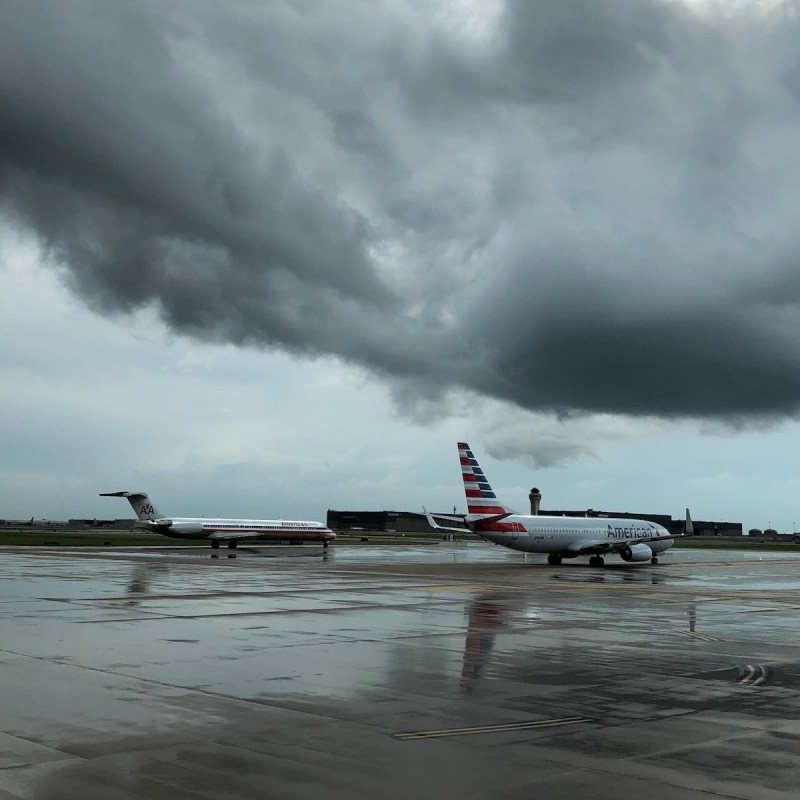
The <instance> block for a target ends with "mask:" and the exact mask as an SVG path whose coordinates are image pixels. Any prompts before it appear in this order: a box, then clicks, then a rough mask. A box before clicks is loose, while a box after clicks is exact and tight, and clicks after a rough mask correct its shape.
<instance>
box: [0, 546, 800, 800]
mask: <svg viewBox="0 0 800 800" xmlns="http://www.w3.org/2000/svg"><path fill="white" fill-rule="evenodd" d="M231 555H235V557H229V554H227V553H225V552H217V553H213V554H212V553H211V552H210V551H209V550H207V549H199V548H198V549H194V548H191V549H181V550H179V551H177V552H176V550H174V549H167V548H164V549H156V548H149V549H131V550H126V551H123V550H119V549H115V550H114V551H101V550H97V551H89V550H86V549H84V548H82V549H81V550H68V549H66V548H53V549H50V550H46V549H42V548H31V549H25V548H2V552H0V613H2V618H1V621H0V670H2V676H3V680H2V682H0V800H6V799H7V798H37V799H38V800H54V799H55V798H59V799H60V798H78V797H80V798H86V799H87V800H94V798H102V799H103V800H123V799H124V800H130V799H131V798H163V799H164V800H173V799H174V800H178V799H180V800H183V799H184V798H197V799H198V800H199V799H200V798H230V799H231V800H234V799H236V798H255V797H259V798H260V797H269V798H292V800H297V799H298V798H314V799H315V800H319V798H326V799H327V798H353V797H356V798H361V797H364V798H366V797H376V796H377V797H380V798H381V799H382V800H392V799H393V798H404V800H406V799H407V798H409V797H411V798H413V800H421V799H422V798H450V797H454V798H455V797H458V798H459V799H462V798H485V797H492V798H501V799H502V800H505V799H506V798H507V799H508V800H512V799H516V798H532V797H533V798H537V800H547V799H548V798H562V799H563V798H570V800H588V799H589V798H606V797H608V798H612V797H613V798H622V799H623V800H624V799H625V798H634V797H635V798H637V799H638V798H640V797H641V796H642V795H645V796H647V798H648V800H662V799H663V798H681V800H694V799H695V798H709V800H710V798H712V797H715V798H718V797H720V796H722V797H733V798H754V799H756V798H758V799H759V800H761V799H762V798H763V799H764V800H772V799H774V800H777V798H790V797H791V798H793V799H794V798H796V797H797V796H798V788H797V787H798V786H800V759H798V757H797V756H798V751H799V750H800V694H798V689H800V637H799V636H798V629H799V627H800V626H799V625H798V619H799V617H798V613H799V611H800V557H798V556H796V555H791V554H786V555H783V554H781V555H777V554H773V553H763V554H757V553H752V552H749V553H730V552H719V551H717V552H715V551H697V550H673V551H670V553H669V554H668V555H667V556H666V557H665V558H663V559H662V564H660V565H658V566H657V567H653V566H650V565H649V564H647V565H636V566H630V565H627V564H624V563H623V562H621V561H620V562H617V563H612V560H611V559H609V560H608V562H607V566H606V567H605V568H603V569H594V568H590V567H588V566H586V565H585V564H584V563H574V562H573V563H568V562H565V563H564V564H563V565H562V566H560V567H548V566H547V565H546V564H543V563H542V560H541V557H533V556H532V557H529V559H528V561H527V562H526V561H525V560H524V558H523V557H522V556H521V555H519V554H516V553H511V552H510V551H505V550H503V549H501V548H498V547H493V546H491V545H488V544H484V543H474V544H472V543H470V544H468V545H465V544H452V543H441V544H438V545H432V546H393V547H385V548H381V547H378V546H371V545H370V546H365V547H353V548H339V549H336V548H335V547H334V548H332V549H331V552H330V553H329V554H328V555H327V556H325V557H324V558H323V556H322V551H321V550H320V549H316V548H314V547H308V546H306V547H303V548H257V549H256V548H243V549H241V550H239V551H238V553H236V554H231Z"/></svg>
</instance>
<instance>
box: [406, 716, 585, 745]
mask: <svg viewBox="0 0 800 800" xmlns="http://www.w3.org/2000/svg"><path fill="white" fill-rule="evenodd" d="M581 722H591V720H590V719H587V718H586V717H562V718H560V719H542V720H536V721H533V720H529V721H527V722H501V723H498V724H496V725H475V726H474V727H471V728H445V729H443V730H439V731H407V732H405V733H396V734H395V735H394V738H395V739H402V740H404V741H406V740H408V739H438V738H443V737H445V736H472V735H474V734H476V733H505V732H507V731H527V730H537V729H539V728H556V727H559V726H561V725H577V724H579V723H581Z"/></svg>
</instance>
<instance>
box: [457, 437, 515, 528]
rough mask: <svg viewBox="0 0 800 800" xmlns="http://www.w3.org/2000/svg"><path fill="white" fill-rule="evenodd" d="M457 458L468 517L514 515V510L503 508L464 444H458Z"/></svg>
mask: <svg viewBox="0 0 800 800" xmlns="http://www.w3.org/2000/svg"><path fill="white" fill-rule="evenodd" d="M458 458H459V461H460V462H461V477H462V479H463V480H464V494H466V496H467V510H468V511H469V516H472V515H475V514H478V515H481V516H486V517H494V516H497V515H505V516H508V515H509V514H514V513H515V512H514V510H513V509H511V508H508V506H504V505H503V504H502V503H501V502H500V501H499V500H498V499H497V495H496V494H495V493H494V491H493V490H492V487H491V486H490V485H489V481H488V480H487V479H486V476H485V475H484V474H483V470H482V469H481V467H480V464H478V460H477V459H476V458H475V456H474V455H473V453H472V450H471V448H470V446H469V445H468V444H467V443H466V442H459V443H458Z"/></svg>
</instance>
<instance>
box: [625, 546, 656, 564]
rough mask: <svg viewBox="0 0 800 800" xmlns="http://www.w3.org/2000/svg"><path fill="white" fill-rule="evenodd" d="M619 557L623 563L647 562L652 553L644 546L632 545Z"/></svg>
mask: <svg viewBox="0 0 800 800" xmlns="http://www.w3.org/2000/svg"><path fill="white" fill-rule="evenodd" d="M620 555H621V556H622V560H623V561H649V560H650V559H651V558H652V557H653V551H652V550H651V549H650V548H649V547H648V546H647V545H646V544H632V545H630V546H629V547H626V548H625V549H624V550H623V551H622V552H621V553H620Z"/></svg>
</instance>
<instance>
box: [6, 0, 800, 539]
mask: <svg viewBox="0 0 800 800" xmlns="http://www.w3.org/2000/svg"><path fill="white" fill-rule="evenodd" d="M342 8H343V7H342V6H341V5H338V4H330V3H324V2H299V1H298V2H292V3H289V2H286V3H280V2H275V3H269V4H261V3H253V2H244V1H242V2H231V3H226V4H224V5H220V4H218V3H212V2H210V0H208V2H203V0H191V2H189V0H185V1H183V2H182V1H181V0H173V1H172V2H169V3H163V2H142V3H137V4H130V3H124V2H115V1H114V0H97V1H96V2H90V1H89V0H83V1H81V0H69V1H68V2H64V3H58V4H56V3H51V2H36V0H28V2H25V3H6V4H3V5H2V6H0V257H1V258H2V260H1V261H0V287H2V289H3V291H2V296H1V297H0V309H2V317H0V331H2V333H3V337H2V344H0V354H2V360H0V370H2V374H1V377H2V389H0V413H1V414H2V417H3V419H5V420H6V421H7V423H6V424H5V425H4V430H3V431H2V433H1V434H0V435H1V436H2V442H0V444H2V447H0V472H1V473H2V475H3V481H2V484H1V485H0V517H1V516H8V517H14V516H30V515H31V514H36V515H37V516H39V515H41V516H69V515H87V516H95V515H98V516H100V515H106V516H108V515H111V516H113V515H115V514H119V515H124V514H125V513H127V512H126V509H125V508H114V507H112V506H113V501H107V500H106V501H103V500H100V499H99V498H96V497H95V494H96V492H97V491H101V490H109V489H111V490H113V489H120V488H130V489H146V490H148V491H150V492H151V493H152V495H153V496H154V498H155V499H156V500H157V501H158V503H159V506H163V507H165V508H168V509H169V510H170V511H174V512H175V513H206V514H215V513H220V514H242V515H251V514H252V515H258V516H271V515H279V514H283V515H285V516H305V517H310V518H323V517H324V512H325V509H326V508H328V507H334V508H343V507H359V508H383V507H394V508H409V509H414V508H418V507H419V505H421V504H422V503H423V502H424V503H425V504H427V505H431V506H435V507H439V508H447V507H452V505H453V504H454V503H456V504H458V505H462V504H463V500H462V496H461V489H460V485H459V483H460V482H459V472H458V468H457V463H456V459H455V452H454V450H455V444H454V442H455V440H456V439H467V440H468V441H470V442H471V444H472V445H473V446H474V447H475V449H476V450H477V451H478V453H480V454H482V455H485V458H486V462H487V463H486V468H487V472H488V473H489V477H490V478H492V479H493V481H494V482H495V483H496V484H497V485H498V488H500V489H501V491H502V492H503V493H504V499H506V501H507V502H508V503H509V504H511V505H515V506H517V507H519V508H524V507H525V504H526V497H527V491H528V489H529V488H530V486H531V485H532V484H536V485H537V486H539V487H540V488H541V489H542V490H543V492H544V493H545V503H544V504H545V505H558V506H562V507H563V506H567V507H576V508H581V507H589V506H592V507H596V508H597V507H602V508H612V509H617V510H633V511H635V510H642V511H663V512H667V513H673V514H676V515H677V514H679V513H680V511H681V509H682V507H683V505H685V504H689V505H691V506H692V507H693V510H694V513H695V516H696V517H698V518H709V517H716V518H729V519H740V520H742V521H744V523H745V525H746V526H750V525H758V526H761V527H763V526H766V524H767V522H768V521H771V522H772V523H773V525H776V526H778V527H780V528H781V529H791V527H792V526H793V524H794V516H795V513H796V512H795V510H794V509H795V507H796V506H795V501H794V498H795V494H796V493H795V491H794V488H795V485H794V484H795V483H796V481H795V478H794V474H795V467H794V460H793V458H792V454H793V451H794V450H795V449H796V445H797V439H798V436H799V435H800V429H798V426H797V412H798V407H799V406H800V337H798V336H797V334H796V328H797V323H798V317H799V316H800V315H799V314H798V312H799V310H800V309H799V308H798V303H799V302H800V269H799V268H798V264H797V263H796V262H797V259H798V257H799V256H800V226H798V225H797V224H796V218H797V216H798V211H800V196H798V194H797V191H796V187H797V185H800V150H798V148H797V145H796V142H797V138H798V133H800V51H798V49H797V46H796V43H797V41H798V39H799V38H800V17H798V10H800V5H799V4H798V3H794V2H787V3H775V2H770V3H758V2H746V0H740V2H737V3H719V4H717V3H712V2H696V1H695V2H689V1H688V0H687V2H665V1H662V0H650V1H647V0H606V2H603V3H597V2H594V0H565V2H560V3H552V2H547V1H546V0H519V2H512V1H511V0H508V2H500V0H496V2H481V3H476V2H468V0H452V1H451V2H444V0H443V2H439V3H437V2H430V1H429V0H425V1H424V2H422V0H420V1H419V2H411V3H409V2H403V3H400V2H375V0H369V1H368V2H367V0H364V2H359V1H358V0H352V1H351V2H349V3H348V4H347V5H346V6H345V8H346V9H347V13H343V11H342ZM748 493H749V494H748ZM750 495H751V496H750Z"/></svg>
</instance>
